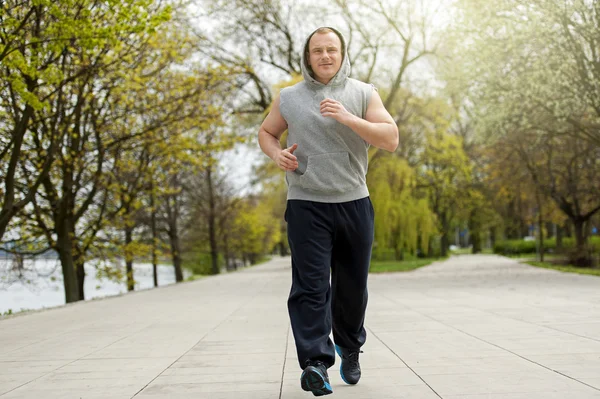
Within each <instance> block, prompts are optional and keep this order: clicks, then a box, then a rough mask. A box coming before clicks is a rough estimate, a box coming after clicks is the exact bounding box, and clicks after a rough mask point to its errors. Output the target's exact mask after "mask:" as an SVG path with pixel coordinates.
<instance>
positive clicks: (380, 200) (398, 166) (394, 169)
mask: <svg viewBox="0 0 600 399" xmlns="http://www.w3.org/2000/svg"><path fill="white" fill-rule="evenodd" d="M367 182H368V184H369V191H370V193H371V200H372V202H373V208H374V210H375V242H374V251H373V257H374V259H381V260H388V259H396V260H399V259H401V258H402V256H403V255H404V253H405V252H406V253H410V254H415V253H417V251H419V250H420V251H421V252H423V253H425V254H427V251H428V243H429V240H430V238H431V237H432V236H433V235H434V234H435V233H436V232H437V231H436V226H435V216H434V215H433V214H432V212H431V210H430V209H429V206H428V202H427V200H426V199H423V198H421V199H419V198H416V197H415V184H416V182H415V172H414V170H413V169H412V168H411V167H410V166H409V165H408V163H407V162H406V161H405V160H403V159H401V158H397V157H393V156H386V157H380V158H379V159H378V160H377V162H374V163H373V164H372V166H371V170H370V171H369V174H368V177H367ZM392 253H393V257H392Z"/></svg>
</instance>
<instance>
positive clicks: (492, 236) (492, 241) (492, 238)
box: [490, 227, 496, 249]
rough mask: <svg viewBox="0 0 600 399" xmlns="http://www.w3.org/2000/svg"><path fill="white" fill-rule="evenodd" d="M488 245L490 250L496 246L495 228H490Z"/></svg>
mask: <svg viewBox="0 0 600 399" xmlns="http://www.w3.org/2000/svg"><path fill="white" fill-rule="evenodd" d="M490 245H491V246H492V249H493V248H494V247H495V246H496V228H495V227H492V228H490Z"/></svg>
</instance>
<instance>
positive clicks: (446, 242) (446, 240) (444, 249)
mask: <svg viewBox="0 0 600 399" xmlns="http://www.w3.org/2000/svg"><path fill="white" fill-rule="evenodd" d="M440 219H441V222H442V240H441V241H442V243H441V249H440V255H441V256H442V258H445V257H446V256H448V248H449V247H450V237H448V232H449V230H450V226H449V222H448V220H447V217H446V214H445V212H444V213H443V214H442V215H441V217H440Z"/></svg>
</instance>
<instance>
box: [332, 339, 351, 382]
mask: <svg viewBox="0 0 600 399" xmlns="http://www.w3.org/2000/svg"><path fill="white" fill-rule="evenodd" d="M335 351H336V352H337V354H338V355H340V358H341V359H342V362H343V361H344V358H343V357H342V349H341V348H340V347H339V346H337V345H336V346H335ZM340 376H341V377H342V380H343V381H344V382H345V383H346V384H350V383H349V382H348V381H346V377H344V372H343V371H342V365H341V364H340Z"/></svg>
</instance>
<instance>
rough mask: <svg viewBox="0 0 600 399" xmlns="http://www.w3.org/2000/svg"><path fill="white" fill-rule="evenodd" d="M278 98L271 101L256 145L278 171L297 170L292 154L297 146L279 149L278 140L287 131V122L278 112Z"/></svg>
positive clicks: (296, 161) (295, 160)
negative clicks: (277, 167) (269, 109)
mask: <svg viewBox="0 0 600 399" xmlns="http://www.w3.org/2000/svg"><path fill="white" fill-rule="evenodd" d="M279 103H280V99H279V96H277V97H276V98H275V100H273V105H272V107H271V111H270V112H269V114H268V115H267V117H266V118H265V120H264V121H263V123H262V125H261V126H260V130H259V131H258V144H259V145H260V148H261V149H262V151H263V152H264V153H265V154H267V156H268V157H269V158H271V159H272V160H273V161H274V162H275V163H276V164H277V166H279V168H280V169H283V170H289V171H293V170H296V169H297V168H298V160H297V159H296V156H295V155H294V154H293V152H294V151H295V150H296V148H298V145H297V144H294V145H292V146H291V147H289V148H286V149H283V150H282V149H281V144H280V143H279V139H280V138H281V135H282V134H283V132H285V130H286V129H287V122H286V121H285V119H283V116H281V111H280V110H279Z"/></svg>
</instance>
